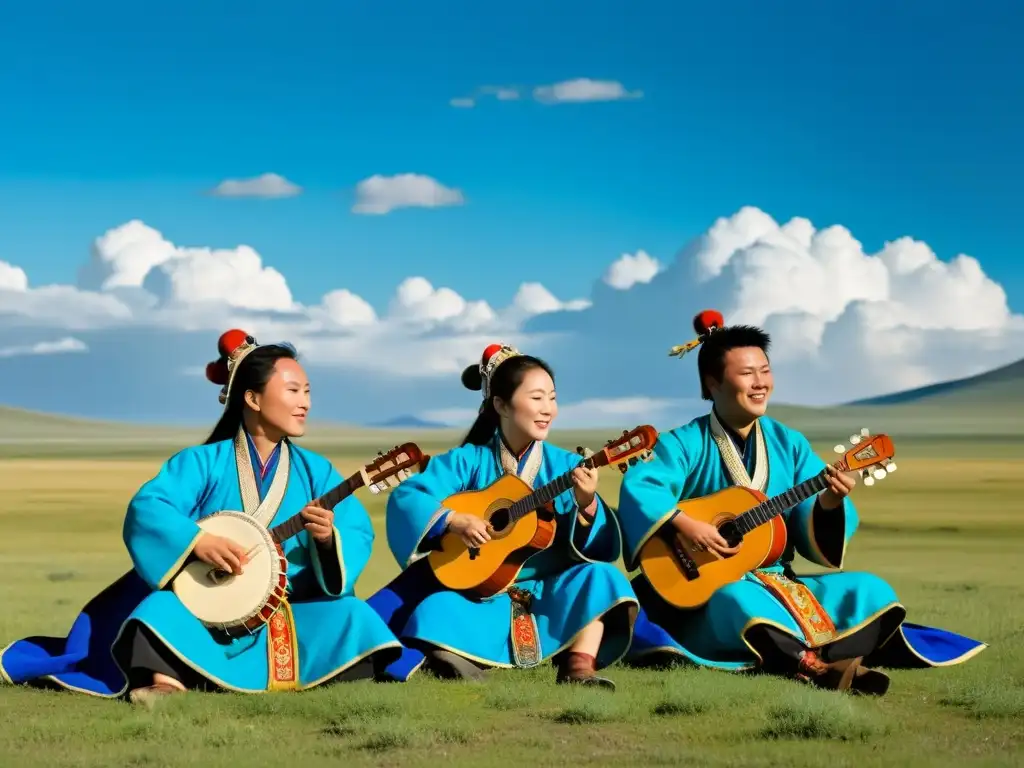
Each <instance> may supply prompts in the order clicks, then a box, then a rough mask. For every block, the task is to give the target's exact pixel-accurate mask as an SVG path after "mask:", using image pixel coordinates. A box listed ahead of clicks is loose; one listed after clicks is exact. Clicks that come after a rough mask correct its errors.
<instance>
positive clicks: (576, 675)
mask: <svg viewBox="0 0 1024 768" xmlns="http://www.w3.org/2000/svg"><path fill="white" fill-rule="evenodd" d="M555 682H556V683H561V684H568V683H575V684H577V685H596V686H598V687H601V688H607V689H609V690H612V691H614V690H615V683H613V682H612V681H611V680H609V679H607V678H605V677H600V676H599V675H598V674H597V659H595V658H594V657H593V656H591V655H590V654H589V653H576V652H575V651H570V652H568V653H566V654H565V655H564V656H563V657H562V659H561V661H560V662H559V664H558V676H557V677H556V678H555Z"/></svg>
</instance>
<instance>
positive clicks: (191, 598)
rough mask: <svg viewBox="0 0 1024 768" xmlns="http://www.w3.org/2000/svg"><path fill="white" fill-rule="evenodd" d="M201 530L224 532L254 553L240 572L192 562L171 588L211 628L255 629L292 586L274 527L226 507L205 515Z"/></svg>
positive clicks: (231, 631)
mask: <svg viewBox="0 0 1024 768" xmlns="http://www.w3.org/2000/svg"><path fill="white" fill-rule="evenodd" d="M198 525H199V528H200V530H202V531H203V532H204V533H212V534H213V535H215V536H223V537H224V538H226V539H230V540H231V541H234V542H235V543H237V544H238V545H239V546H241V547H243V548H244V549H245V550H246V551H247V552H249V551H252V554H251V555H250V557H249V560H248V562H247V563H246V564H245V566H244V567H243V569H242V573H241V574H240V575H237V576H228V577H227V578H217V577H216V576H214V577H212V578H211V571H213V573H219V571H217V570H216V569H213V568H212V567H211V566H210V565H209V564H207V563H204V562H203V561H201V560H192V561H191V562H189V563H188V564H187V565H186V566H185V567H184V568H183V569H182V570H181V572H180V573H179V574H178V575H177V576H176V577H175V578H174V581H173V582H172V585H171V589H172V591H173V592H174V594H175V595H177V596H178V599H179V600H181V602H182V604H183V605H184V606H185V607H186V608H187V609H188V610H189V611H190V612H191V613H192V615H193V616H195V617H196V618H197V619H199V621H201V622H202V623H203V624H204V625H205V626H207V627H209V628H211V629H219V630H222V631H223V632H225V633H227V634H228V635H229V636H232V637H238V636H241V635H245V634H249V633H252V632H255V631H256V630H258V629H259V628H260V627H262V626H263V625H264V624H266V623H267V622H268V621H270V619H271V617H273V615H274V614H275V613H276V612H277V609H278V608H279V607H280V605H281V602H282V601H283V600H284V599H285V595H286V593H287V588H288V560H287V559H286V558H285V556H284V550H283V549H282V547H281V544H280V543H279V542H277V541H275V540H274V538H273V537H272V536H271V535H270V531H268V530H267V528H266V527H265V526H263V525H261V524H260V523H259V522H257V521H256V520H255V519H254V518H253V517H251V516H250V515H247V514H245V513H244V512H235V511H230V510H226V511H223V512H217V513H215V514H212V515H209V516H207V517H204V518H203V519H202V520H200V521H199V522H198Z"/></svg>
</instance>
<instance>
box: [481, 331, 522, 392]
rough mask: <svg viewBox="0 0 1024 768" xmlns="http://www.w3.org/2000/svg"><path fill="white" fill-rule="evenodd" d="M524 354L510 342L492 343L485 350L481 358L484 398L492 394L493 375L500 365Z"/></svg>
mask: <svg viewBox="0 0 1024 768" xmlns="http://www.w3.org/2000/svg"><path fill="white" fill-rule="evenodd" d="M520 354H522V353H521V352H520V351H519V350H518V349H516V348H515V347H513V346H510V345H508V344H491V345H490V346H489V347H487V349H485V350H484V354H483V357H481V358H480V381H481V383H482V386H481V389H482V390H483V393H484V400H485V401H486V400H487V398H489V397H490V395H491V376H493V375H494V372H495V371H496V370H497V369H498V366H499V365H501V364H502V363H503V362H505V361H506V360H508V359H509V358H510V357H517V356H518V355H520Z"/></svg>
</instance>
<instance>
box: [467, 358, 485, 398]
mask: <svg viewBox="0 0 1024 768" xmlns="http://www.w3.org/2000/svg"><path fill="white" fill-rule="evenodd" d="M462 386H464V387H465V388H466V389H471V390H473V391H474V392H479V391H480V390H482V389H483V388H484V379H483V377H482V376H481V375H480V366H478V365H469V366H466V370H464V371H463V372H462Z"/></svg>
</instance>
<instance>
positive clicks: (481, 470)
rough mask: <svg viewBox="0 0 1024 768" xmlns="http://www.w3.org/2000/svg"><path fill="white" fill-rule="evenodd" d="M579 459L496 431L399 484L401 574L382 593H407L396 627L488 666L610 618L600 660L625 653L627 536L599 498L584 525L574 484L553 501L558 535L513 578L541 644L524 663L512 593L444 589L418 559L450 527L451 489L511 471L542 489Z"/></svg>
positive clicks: (393, 512) (551, 647) (547, 654)
mask: <svg viewBox="0 0 1024 768" xmlns="http://www.w3.org/2000/svg"><path fill="white" fill-rule="evenodd" d="M580 461H581V459H580V457H579V456H578V455H576V454H574V453H571V452H569V451H566V450H563V449H561V448H558V447H556V446H553V445H550V444H547V443H542V442H536V443H533V444H532V445H530V446H529V447H528V448H527V449H526V451H525V452H524V454H523V455H522V456H520V457H518V458H516V457H515V456H513V454H512V453H511V451H509V449H508V448H507V447H506V445H505V443H504V441H503V440H501V439H500V437H498V435H497V433H496V434H495V437H494V439H493V440H492V441H491V443H490V444H488V445H484V446H476V445H464V446H461V447H459V448H455V449H453V450H451V451H449V452H448V453H445V454H442V455H440V456H434V457H432V458H431V459H430V463H429V464H428V465H427V467H426V469H425V470H424V471H423V472H422V473H420V474H418V475H414V476H412V477H411V478H409V479H408V480H406V481H405V482H403V483H402V484H401V485H399V486H398V487H397V488H395V489H394V490H393V491H392V492H391V497H390V498H389V499H388V505H387V533H388V544H389V546H390V547H391V552H392V554H393V555H394V556H395V559H396V560H397V561H398V563H399V565H400V566H401V567H402V568H403V573H402V574H400V575H399V577H398V578H397V579H396V580H395V581H394V582H393V583H392V585H389V587H388V588H385V590H382V592H381V594H384V593H386V592H388V590H389V589H390V590H392V591H394V592H395V593H396V594H400V595H402V596H403V598H404V599H405V600H407V604H406V605H404V606H403V607H402V610H400V611H397V612H395V613H393V614H391V617H392V624H391V628H392V630H394V632H395V634H396V635H398V637H399V638H400V639H402V640H403V641H404V642H406V643H407V644H410V645H412V644H413V643H415V644H416V645H419V646H422V645H427V646H434V647H437V648H440V649H444V650H447V651H451V652H453V653H457V654H459V655H461V656H463V657H464V658H467V659H470V660H472V661H475V662H477V663H478V664H480V665H481V666H484V667H516V666H519V667H525V666H533V665H534V664H536V663H540V662H541V661H545V660H549V659H551V658H552V657H553V656H555V655H556V654H558V653H559V652H561V651H564V650H566V649H568V648H569V647H570V646H571V645H572V643H573V641H574V640H575V639H576V636H577V635H578V634H579V633H580V632H581V631H582V630H583V629H584V628H585V627H586V626H587V625H588V624H590V623H591V622H593V621H595V620H596V619H601V618H604V619H605V632H604V635H603V638H602V641H601V645H600V648H599V651H598V654H597V667H598V668H602V667H606V666H608V665H610V664H613V663H614V662H616V661H618V660H619V659H620V658H622V656H623V655H624V654H625V653H626V650H627V649H628V647H629V643H630V638H631V636H632V628H633V622H634V619H635V616H636V610H637V608H638V603H637V600H636V596H635V595H634V594H633V590H632V588H631V587H630V585H629V582H628V581H627V579H626V577H625V575H624V574H623V573H622V572H621V571H620V570H619V569H618V568H616V567H615V566H614V565H612V563H613V562H614V561H615V560H617V559H618V557H619V555H620V553H621V548H622V539H621V533H620V531H619V527H618V523H617V522H616V519H615V517H614V515H612V514H611V513H610V512H609V510H608V507H607V506H606V505H605V503H604V502H603V501H602V500H601V499H600V497H597V499H596V512H595V518H594V520H593V522H592V523H591V524H590V525H583V524H581V523H580V522H579V520H578V518H577V513H578V511H579V510H578V508H577V505H576V500H575V495H574V494H573V492H572V490H568V491H565V492H563V493H562V494H560V495H559V496H558V497H556V498H555V500H554V502H553V507H554V510H555V513H556V518H555V520H556V533H555V540H554V542H552V544H551V546H550V547H548V549H546V550H544V551H542V552H539V553H537V554H535V555H534V556H533V557H531V558H530V559H529V560H527V561H526V563H525V565H524V567H523V568H522V570H521V571H520V574H519V578H518V579H517V581H516V582H515V584H514V586H515V587H516V588H518V589H521V590H526V591H528V592H529V593H531V594H532V595H533V600H532V606H531V616H532V622H533V627H534V633H535V636H536V638H537V640H538V642H539V649H537V656H536V658H535V659H532V660H529V661H527V660H525V659H524V658H523V657H521V656H519V655H518V654H517V651H516V649H515V648H514V647H513V642H512V637H511V627H512V623H511V622H512V601H511V599H510V597H509V595H508V594H507V593H500V594H498V595H495V596H493V597H491V598H487V599H483V600H480V599H477V598H470V597H465V596H463V595H462V594H461V593H458V592H454V591H449V590H445V589H444V588H443V587H441V586H440V585H439V584H437V582H436V580H434V579H433V574H432V573H431V572H430V570H429V567H428V566H427V563H426V562H422V560H423V558H425V557H426V555H427V554H429V552H430V550H431V547H432V544H433V543H434V542H435V541H436V538H437V537H438V536H440V535H441V534H442V533H443V531H444V527H445V523H446V518H447V512H446V511H445V510H443V509H442V506H441V505H442V502H443V501H444V499H446V498H447V497H448V496H450V495H452V494H454V493H458V492H460V491H470V490H479V489H482V488H486V487H487V486H488V485H490V484H491V483H493V482H495V481H496V480H497V479H498V478H499V477H501V476H502V475H503V474H504V473H506V472H507V473H511V474H515V475H517V476H518V477H519V478H520V479H522V480H524V481H525V482H526V483H527V484H528V485H530V486H531V487H533V488H535V489H536V488H540V487H541V486H543V485H545V484H547V483H549V482H550V481H552V480H553V479H555V478H556V477H558V476H559V475H562V474H563V473H565V472H568V471H570V470H571V469H573V468H574V467H576V466H577V465H578V464H579V462H580ZM484 546H487V545H486V544H485V545H484ZM410 576H413V577H414V581H415V582H416V584H415V585H413V584H412V583H411V580H410V579H409V577H410ZM402 582H405V583H404V584H403V583H402ZM429 582H432V583H433V585H434V586H433V587H431V588H429V589H425V590H422V592H425V593H426V594H423V593H422V592H421V593H419V594H417V595H416V597H415V599H411V598H410V597H409V596H410V595H411V594H412V592H413V591H414V590H415V589H416V588H420V589H422V586H421V585H423V584H424V583H429ZM371 602H372V599H371Z"/></svg>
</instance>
